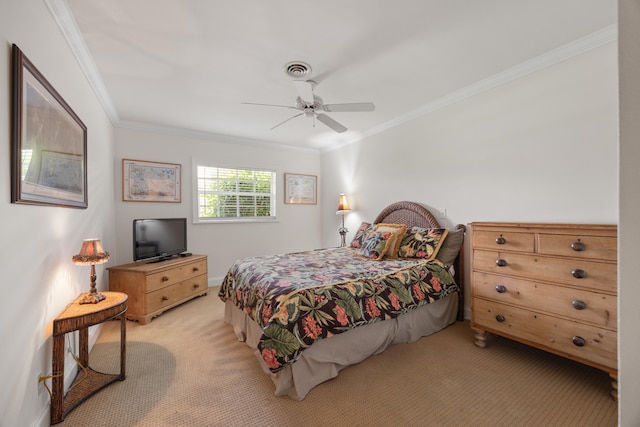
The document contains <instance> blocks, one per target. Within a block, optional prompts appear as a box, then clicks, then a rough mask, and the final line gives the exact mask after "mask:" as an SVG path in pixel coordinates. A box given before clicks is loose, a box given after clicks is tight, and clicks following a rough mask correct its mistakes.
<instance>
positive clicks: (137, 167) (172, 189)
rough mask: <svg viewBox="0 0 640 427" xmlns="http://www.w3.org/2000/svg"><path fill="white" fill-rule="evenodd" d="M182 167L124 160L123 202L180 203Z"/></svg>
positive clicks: (173, 164)
mask: <svg viewBox="0 0 640 427" xmlns="http://www.w3.org/2000/svg"><path fill="white" fill-rule="evenodd" d="M180 169H181V165H179V164H175V163H159V162H145V161H141V160H129V159H122V200H124V201H125V202H172V203H180V186H181V170H180Z"/></svg>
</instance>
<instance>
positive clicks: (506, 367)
mask: <svg viewBox="0 0 640 427" xmlns="http://www.w3.org/2000/svg"><path fill="white" fill-rule="evenodd" d="M216 292H217V289H215V288H213V289H212V292H210V293H209V295H207V296H205V297H201V298H197V299H195V300H193V301H191V302H188V303H186V304H183V305H181V306H179V307H177V308H175V309H173V310H171V311H169V312H167V313H165V314H163V315H162V316H160V317H158V318H155V319H154V320H153V321H152V322H151V323H150V324H148V325H145V326H140V325H138V324H137V323H134V322H127V338H128V340H127V379H126V380H125V381H123V382H116V383H114V384H113V385H110V386H109V387H107V388H105V389H104V390H102V391H101V392H99V393H98V394H96V395H95V396H93V397H92V398H90V399H88V400H87V401H85V402H84V403H83V404H81V405H80V406H79V407H78V408H76V409H75V410H74V411H72V412H71V413H70V414H69V415H67V417H66V419H65V421H64V422H63V423H61V424H58V425H59V426H65V427H70V426H83V427H84V426H93V427H99V426H154V427H155V426H249V425H252V426H319V425H333V426H399V425H407V426H581V427H583V426H615V425H616V422H617V404H616V402H614V401H613V400H612V399H611V398H610V396H609V377H608V375H607V374H606V373H603V372H601V371H598V370H596V369H593V368H590V367H587V366H584V365H581V364H578V363H575V362H572V361H570V360H566V359H564V358H560V357H557V356H554V355H551V354H548V353H546V352H542V351H539V350H536V349H532V348H530V347H527V346H524V345H521V344H518V343H515V342H512V341H509V340H506V339H502V338H494V339H493V340H492V341H491V343H490V345H489V347H488V348H486V349H481V348H478V347H476V346H475V345H474V344H473V333H472V331H471V330H470V329H469V324H468V322H462V323H460V322H459V323H456V324H454V325H453V326H451V327H449V328H447V329H445V330H444V331H441V332H439V333H437V334H434V335H432V336H430V337H425V338H422V339H421V340H419V341H418V342H416V343H414V344H408V345H404V344H403V345H397V346H393V347H391V348H389V349H387V351H385V352H384V353H383V354H381V355H379V356H375V357H372V358H369V359H367V360H366V361H364V362H362V363H360V364H359V365H356V366H352V367H349V368H347V369H345V370H343V371H342V372H341V373H340V375H339V376H338V377H337V378H335V379H333V380H331V381H328V382H325V383H323V384H321V385H319V386H318V387H316V388H315V389H313V390H312V391H311V392H310V393H309V394H308V395H307V397H306V398H305V400H303V401H301V402H296V401H293V400H291V399H289V398H286V397H275V396H274V395H273V390H274V387H273V384H272V383H271V381H270V379H269V378H268V376H267V375H266V374H265V373H263V372H262V370H261V369H260V367H259V366H258V363H257V360H256V359H255V356H254V355H253V353H252V351H251V350H250V349H249V348H248V347H247V346H246V345H245V344H244V343H240V342H238V341H237V340H236V338H235V335H234V333H233V331H232V329H231V327H230V326H228V325H226V324H225V323H224V322H223V321H222V314H223V305H222V302H220V300H219V299H218V297H217V296H216ZM118 325H119V323H118V322H110V323H107V324H106V325H105V328H104V329H103V332H102V334H101V336H100V338H99V339H98V342H97V343H96V345H95V346H94V348H93V350H92V352H91V356H90V364H91V366H92V367H94V368H95V369H98V370H102V371H105V372H118V369H119V361H118V356H119V351H118V346H119V343H118V340H119V326H118Z"/></svg>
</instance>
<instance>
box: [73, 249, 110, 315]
mask: <svg viewBox="0 0 640 427" xmlns="http://www.w3.org/2000/svg"><path fill="white" fill-rule="evenodd" d="M109 257H110V255H109V252H107V251H105V250H104V249H102V245H101V244H100V239H85V240H83V241H82V248H81V249H80V253H79V254H78V255H74V256H73V258H72V259H73V263H74V264H78V265H90V266H91V275H90V276H89V277H90V279H91V288H90V290H89V293H88V294H86V295H85V296H84V297H82V299H81V300H80V304H96V303H98V302H100V301H102V300H103V299H105V298H106V297H105V296H104V295H102V294H101V293H99V292H98V291H96V267H95V265H96V264H102V263H105V262H107V261H109Z"/></svg>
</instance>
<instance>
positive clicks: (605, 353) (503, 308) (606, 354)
mask: <svg viewBox="0 0 640 427" xmlns="http://www.w3.org/2000/svg"><path fill="white" fill-rule="evenodd" d="M501 320H502V321H501ZM473 322H474V327H475V326H479V327H481V328H483V329H486V330H488V331H493V332H497V333H498V334H500V335H504V336H506V337H509V338H514V339H516V340H520V341H523V342H525V343H526V344H533V345H536V346H540V347H541V348H543V349H551V350H553V351H556V352H559V353H561V354H564V355H567V356H569V357H570V358H579V359H581V360H582V361H588V362H592V363H595V364H596V365H599V366H603V367H606V368H609V369H617V334H616V332H615V331H609V330H607V329H602V328H598V327H594V326H590V325H585V324H582V323H577V322H572V321H567V320H565V319H559V318H557V317H554V316H549V315H544V314H540V313H537V312H533V311H529V310H525V309H521V308H517V307H513V306H509V305H504V304H500V303H497V302H493V301H486V300H483V299H480V298H474V299H473ZM579 339H582V340H583V341H584V342H583V345H582V346H579V345H576V344H575V343H574V341H576V342H577V340H579Z"/></svg>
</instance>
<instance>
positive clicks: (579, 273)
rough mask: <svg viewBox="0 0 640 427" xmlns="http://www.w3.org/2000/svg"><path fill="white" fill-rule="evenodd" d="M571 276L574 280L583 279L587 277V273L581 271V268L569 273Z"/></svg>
mask: <svg viewBox="0 0 640 427" xmlns="http://www.w3.org/2000/svg"><path fill="white" fill-rule="evenodd" d="M571 275H572V276H573V277H575V278H576V279H584V278H585V277H587V272H586V271H584V270H582V269H581V268H576V269H575V270H572V271H571Z"/></svg>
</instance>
